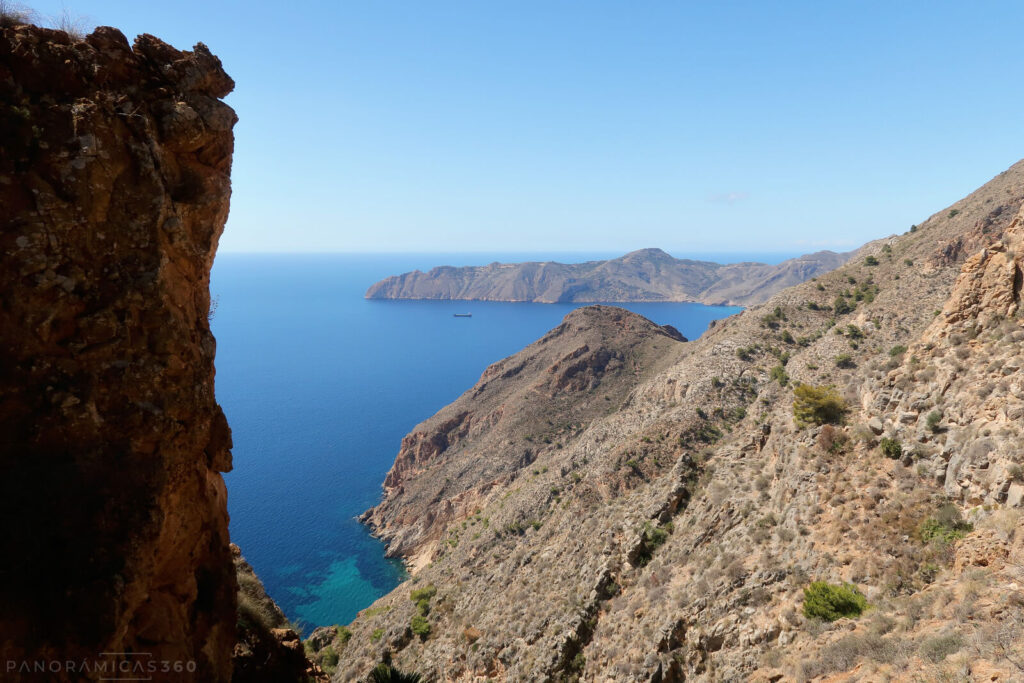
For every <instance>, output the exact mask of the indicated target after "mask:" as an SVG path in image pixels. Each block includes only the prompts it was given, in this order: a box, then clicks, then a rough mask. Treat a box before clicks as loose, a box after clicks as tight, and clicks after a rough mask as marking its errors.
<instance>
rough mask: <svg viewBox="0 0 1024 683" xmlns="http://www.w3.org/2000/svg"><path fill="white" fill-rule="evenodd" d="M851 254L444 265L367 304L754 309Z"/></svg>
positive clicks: (372, 294) (657, 253) (394, 284)
mask: <svg viewBox="0 0 1024 683" xmlns="http://www.w3.org/2000/svg"><path fill="white" fill-rule="evenodd" d="M853 253H854V252H847V253H844V254H837V253H835V252H832V251H819V252H816V253H813V254H807V255H804V256H798V257H796V258H792V259H789V260H788V261H783V262H782V263H779V264H776V265H771V264H767V263H753V262H745V263H730V264H721V263H713V262H711V261H694V260H691V259H677V258H675V257H673V256H671V255H669V254H667V253H665V252H664V251H662V250H661V249H640V250H638V251H633V252H630V253H628V254H626V255H625V256H620V257H619V258H615V259H609V260H607V261H587V262H584V263H557V262H554V261H543V262H538V261H530V262H526V263H491V264H489V265H486V266H464V267H454V266H440V267H437V268H432V269H431V270H430V271H428V272H426V273H424V272H422V271H419V270H415V271H412V272H411V273H403V274H401V275H393V276H391V277H389V278H386V279H384V280H381V281H380V282H378V283H376V284H374V285H373V286H372V287H370V288H369V289H368V290H367V292H366V298H367V299H435V300H436V299H450V300H463V301H532V302H536V303H558V302H573V303H583V302H599V301H600V302H627V301H689V302H696V303H702V304H712V305H733V306H749V305H753V304H758V303H762V302H764V301H766V300H767V299H768V298H769V297H771V296H772V295H773V294H775V293H776V292H778V291H780V290H782V289H785V288H786V287H790V286H792V285H795V284H799V283H801V282H804V281H806V280H809V279H810V278H812V277H815V276H817V275H820V274H822V273H827V272H828V271H830V270H833V269H835V268H838V267H839V266H841V265H843V264H844V263H846V262H847V261H848V260H849V259H850V258H851V257H852V256H853Z"/></svg>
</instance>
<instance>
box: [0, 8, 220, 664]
mask: <svg viewBox="0 0 1024 683" xmlns="http://www.w3.org/2000/svg"><path fill="white" fill-rule="evenodd" d="M233 86H234V83H233V82H232V80H231V78H230V77H228V75H227V74H226V73H225V72H224V70H223V69H222V68H221V63H220V61H219V60H218V59H217V58H216V57H215V56H213V55H212V54H211V53H210V51H209V50H208V49H207V48H206V47H205V46H204V45H202V44H199V45H196V46H195V48H194V49H193V50H192V51H179V50H176V49H175V48H173V47H171V46H169V45H167V44H165V43H163V42H161V41H160V40H158V39H157V38H154V37H153V36H150V35H143V36H140V37H138V38H137V39H136V40H135V42H134V45H129V43H128V41H127V40H126V39H125V37H124V36H123V35H122V34H121V33H120V32H118V31H117V30H115V29H112V28H106V27H103V28H98V29H96V31H95V32H93V33H92V34H90V35H88V36H86V37H84V38H83V39H74V38H72V37H69V36H68V35H67V34H66V33H64V32H61V31H54V30H48V29H42V28H37V27H33V26H14V27H5V28H0V135H2V146H0V252H2V255H3V256H2V258H3V266H2V268H0V291H2V292H3V297H2V300H0V505H2V522H0V524H2V525H3V532H2V534H0V557H2V558H3V561H2V565H0V642H2V644H3V646H2V647H3V650H2V659H3V660H4V666H5V669H4V674H3V676H4V679H5V680H17V679H18V678H19V674H18V671H20V670H21V669H20V668H16V669H15V670H13V671H12V670H11V669H10V662H12V661H13V662H18V663H21V662H24V661H29V662H30V663H31V662H36V661H40V660H45V661H46V662H48V664H47V666H48V667H49V668H48V669H47V671H48V672H49V673H47V680H82V679H90V678H99V677H102V674H99V673H96V672H93V673H90V674H85V675H83V674H82V673H81V672H80V671H77V670H69V669H68V667H67V666H66V665H64V664H60V665H53V664H52V661H54V660H58V661H59V662H71V661H74V662H77V663H78V664H76V666H81V663H82V662H87V661H93V660H102V661H107V662H108V663H109V662H114V663H116V662H118V661H126V662H133V663H138V662H140V661H146V662H150V661H153V662H163V661H168V662H172V663H174V662H180V663H181V667H182V668H183V670H184V672H186V673H183V674H182V676H183V677H186V678H193V679H196V680H204V681H224V680H228V679H229V678H230V675H231V660H230V657H231V650H232V647H233V644H234V640H235V593H236V582H235V575H234V570H233V568H232V562H231V554H230V551H229V548H228V515H227V509H226V493H225V489H224V482H223V480H222V478H221V473H222V472H226V471H228V470H230V469H231V453H230V448H231V432H230V430H229V428H228V425H227V422H226V420H225V418H224V415H223V413H222V412H221V409H220V408H219V407H218V405H217V403H216V400H215V399H214V384H213V380H214V366H213V361H214V351H215V348H216V345H215V342H214V338H213V336H212V335H211V333H210V327H209V323H208V319H207V318H208V314H209V310H210V300H209V291H208V289H209V288H208V285H209V272H210V267H211V265H212V262H213V257H214V252H215V250H216V248H217V242H218V239H219V237H220V234H221V231H222V230H223V227H224V222H225V220H226V219H227V215H228V200H229V196H230V187H231V186H230V171H231V157H232V149H233V134H232V127H233V125H234V123H235V121H236V116H235V113H234V112H233V111H232V109H231V108H230V107H228V106H227V105H226V104H224V103H223V102H222V101H221V99H222V98H223V97H224V96H225V95H227V94H228V93H229V92H231V90H232V88H233ZM111 652H113V653H127V654H119V655H113V656H110V655H103V654H102V653H111ZM54 667H56V669H54ZM150 675H151V674H150ZM162 675H167V676H170V674H162ZM24 677H25V678H26V679H30V680H40V679H39V677H38V674H25V675H24Z"/></svg>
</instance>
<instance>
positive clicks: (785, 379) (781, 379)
mask: <svg viewBox="0 0 1024 683" xmlns="http://www.w3.org/2000/svg"><path fill="white" fill-rule="evenodd" d="M771 377H772V380H773V381H775V382H778V383H779V386H781V387H784V386H786V385H787V384H788V383H789V375H787V374H786V369H785V368H783V367H782V366H781V365H776V366H775V367H774V368H772V374H771Z"/></svg>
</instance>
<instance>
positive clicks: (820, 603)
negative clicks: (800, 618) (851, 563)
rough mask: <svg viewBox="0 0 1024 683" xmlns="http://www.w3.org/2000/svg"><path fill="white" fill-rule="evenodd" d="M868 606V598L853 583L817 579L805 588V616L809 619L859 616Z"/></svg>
mask: <svg viewBox="0 0 1024 683" xmlns="http://www.w3.org/2000/svg"><path fill="white" fill-rule="evenodd" d="M867 607H868V599H867V598H866V597H864V594H863V593H861V592H860V591H859V590H857V587H856V586H854V585H853V584H851V583H845V584H842V585H837V584H832V583H828V582H827V581H815V582H814V583H812V584H811V585H809V586H807V587H806V588H804V616H805V617H807V618H808V619H824V620H825V621H835V620H836V619H841V618H844V617H849V618H853V617H859V616H860V615H861V614H862V613H863V612H864V610H866V609H867Z"/></svg>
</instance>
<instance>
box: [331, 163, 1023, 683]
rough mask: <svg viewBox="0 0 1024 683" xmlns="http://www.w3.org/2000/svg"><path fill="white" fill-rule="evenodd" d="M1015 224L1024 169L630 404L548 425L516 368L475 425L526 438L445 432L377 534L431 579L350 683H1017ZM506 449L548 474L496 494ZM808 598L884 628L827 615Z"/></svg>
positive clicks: (693, 350)
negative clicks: (822, 404) (808, 418)
mask: <svg viewBox="0 0 1024 683" xmlns="http://www.w3.org/2000/svg"><path fill="white" fill-rule="evenodd" d="M1022 205H1024V162H1021V163H1018V164H1017V165H1015V166H1013V167H1012V168H1011V169H1009V170H1008V171H1006V172H1005V173H1003V174H1001V175H1000V176H998V177H997V178H995V179H994V180H992V181H991V182H990V183H988V184H987V185H985V186H984V187H982V188H981V189H979V190H978V191H977V192H975V193H973V194H972V195H970V196H969V197H967V198H965V199H964V200H962V201H960V202H957V203H956V204H954V205H953V206H951V207H948V208H947V209H945V210H943V211H941V212H939V213H937V214H935V215H934V216H932V217H930V218H929V219H928V220H926V221H924V222H923V223H922V224H920V225H919V226H915V227H914V229H913V230H912V231H911V232H908V233H906V234H904V235H900V236H898V237H894V238H891V239H887V240H882V241H879V242H876V243H873V244H871V245H868V246H867V247H865V248H864V249H863V250H862V251H861V253H860V254H858V256H857V258H856V259H854V260H852V261H850V262H849V263H847V264H845V265H844V266H842V267H840V268H838V269H836V270H835V271H833V272H830V273H828V274H825V275H821V276H819V277H818V278H817V280H815V281H812V282H806V283H804V284H801V285H798V286H796V287H791V288H788V289H785V290H783V291H781V292H779V293H778V294H776V295H775V296H774V297H772V298H771V299H770V300H769V301H768V302H766V303H765V305H764V306H759V307H754V308H749V309H747V310H746V311H744V312H743V313H741V314H739V315H737V316H733V317H732V318H729V319H727V320H725V321H722V322H719V323H718V324H716V325H714V326H713V327H712V328H711V329H710V330H709V331H708V332H707V333H705V334H704V335H703V336H702V337H701V338H700V339H698V340H696V341H694V342H690V343H687V344H675V345H674V346H672V347H671V352H667V351H666V352H663V353H662V354H661V357H662V359H663V364H661V365H657V364H655V365H647V366H645V367H646V368H648V369H647V370H646V371H645V372H641V373H639V374H637V375H636V376H635V379H633V380H630V381H629V382H624V384H623V385H622V386H621V388H619V389H617V392H618V393H617V395H616V398H617V397H619V396H621V397H622V398H621V401H619V402H618V403H616V402H614V401H613V402H606V401H604V399H603V397H602V392H601V389H600V388H598V390H597V392H596V393H588V392H585V391H584V392H581V393H577V394H575V395H574V397H573V398H570V399H569V400H568V401H567V403H566V404H563V405H562V406H560V407H559V408H558V409H557V410H551V409H548V408H546V407H545V408H544V409H542V410H540V411H539V414H538V415H534V416H530V414H529V412H528V410H529V409H528V408H527V406H530V405H531V404H533V403H534V402H538V403H537V405H540V406H546V404H545V403H544V400H546V399H544V395H545V390H544V389H543V387H546V386H549V385H548V384H545V383H544V381H543V378H544V377H545V376H544V372H543V367H542V365H538V366H537V367H531V366H524V368H523V369H522V371H521V375H520V377H521V379H520V380H519V381H520V382H521V384H520V385H519V390H518V391H516V390H513V389H512V384H511V383H514V382H515V378H514V376H509V377H508V379H507V381H508V382H509V383H510V385H509V388H508V389H505V390H502V391H500V392H496V393H495V395H494V397H493V398H494V407H489V408H486V409H484V408H483V407H481V408H478V409H477V410H478V413H475V414H478V415H480V416H481V417H482V416H484V415H491V414H493V413H494V411H495V410H496V409H497V406H501V409H502V410H501V413H500V415H509V414H519V415H522V416H523V417H524V421H523V422H521V423H519V424H518V425H517V427H516V428H515V429H514V430H508V431H506V432H505V433H504V434H502V433H501V432H500V431H499V430H498V429H497V428H496V425H499V424H501V422H500V418H499V419H497V420H479V421H471V423H470V426H469V428H468V430H466V431H465V432H464V433H463V430H462V429H461V427H459V426H458V425H462V424H464V422H462V421H460V420H463V419H464V418H460V417H459V416H462V415H469V414H470V413H473V410H474V405H475V404H474V402H473V401H472V398H473V392H470V393H469V394H467V395H466V396H464V397H463V398H461V399H460V400H459V402H458V403H456V404H453V406H449V408H446V409H445V410H444V411H442V412H441V413H439V415H438V416H436V417H435V418H432V419H431V420H428V421H427V422H426V423H424V425H421V427H420V428H417V432H414V434H413V435H410V437H409V438H408V439H407V441H406V443H405V445H404V448H403V453H402V454H400V456H399V458H398V460H397V461H396V470H393V473H392V476H390V477H389V485H388V487H387V488H386V495H385V499H384V503H382V505H381V506H380V507H379V508H377V509H375V511H374V512H373V515H374V516H375V517H374V518H373V519H374V522H375V523H376V524H377V525H378V531H379V532H383V534H384V535H385V537H386V538H390V539H395V541H396V542H397V543H396V544H394V545H393V547H395V548H401V552H402V554H403V555H406V556H407V557H412V556H415V555H416V553H421V552H422V551H423V549H424V548H429V558H430V562H429V563H420V564H419V565H418V566H416V567H414V572H413V575H412V577H411V579H410V580H409V581H408V582H406V583H404V584H403V585H401V586H399V587H398V588H397V589H396V590H395V591H393V592H392V593H391V594H389V595H387V596H385V597H383V598H382V599H381V600H379V601H378V602H377V603H376V604H375V605H373V606H372V607H371V608H369V609H367V610H364V611H363V612H362V613H361V614H360V616H359V617H358V618H357V619H356V620H355V621H354V622H353V623H352V624H351V625H350V627H349V628H350V629H351V638H349V639H346V642H342V641H341V640H340V639H335V640H334V642H333V644H332V645H333V647H334V648H335V649H336V650H337V651H338V652H339V653H341V662H340V664H339V669H338V672H337V673H336V675H335V680H338V681H342V680H353V679H355V678H356V677H358V676H361V675H363V674H365V672H366V671H367V670H368V669H369V668H370V667H371V666H372V665H373V664H374V663H375V662H377V661H381V660H382V659H390V660H391V661H393V662H394V665H395V666H396V667H397V668H399V669H401V670H413V671H417V672H420V673H422V674H424V676H425V677H426V679H427V680H465V681H470V680H482V679H497V680H515V681H520V680H523V681H526V680H530V681H545V680H546V681H574V680H581V681H582V680H586V681H598V680H599V681H606V680H616V681H650V682H667V681H682V680H688V681H717V680H753V681H807V680H828V681H853V680H906V681H910V680H1005V681H1011V680H1018V679H1021V678H1022V677H1024V663H1022V662H1021V661H1020V658H1019V656H1018V655H1017V653H1019V652H1020V651H1021V650H1022V649H1024V571H1022V570H1021V567H1024V514H1022V513H1024V509H1022V508H1024V500H1022V496H1021V493H1020V492H1021V489H1020V485H1021V484H1022V483H1024V474H1022V472H1024V458H1022V456H1021V452H1020V445H1019V444H1020V439H1021V434H1020V429H1021V427H1020V425H1021V418H1022V413H1021V410H1024V408H1022V405H1024V404H1022V401H1024V387H1022V385H1021V381H1020V371H1019V370H1020V367H1021V365H1020V364H1021V359H1022V354H1024V345H1022V344H1024V327H1022V325H1021V318H1020V313H1019V306H1020V289H1021V285H1020V282H1021V260H1020V259H1021V257H1020V253H1021V249H1024V246H1022V245H1021V243H1020V240H1021V234H1020V232H1021V227H1020V224H1021V221H1022V220H1024V217H1021V216H1020V215H1019V214H1020V212H1021V207H1022ZM1015 217H1016V218H1015ZM585 315H586V314H581V317H580V320H581V321H582V320H591V319H590V318H586V317H584V316H585ZM600 318H601V316H597V315H595V316H594V318H593V321H594V322H595V323H597V324H599V320H600ZM637 329H642V327H641V326H639V325H638V326H637ZM576 334H579V335H587V334H589V332H587V330H586V329H585V328H584V327H582V326H581V329H580V331H579V332H577V333H576ZM629 340H630V337H629V336H628V335H627V336H624V337H622V338H620V339H618V340H617V341H616V344H617V345H618V346H619V347H621V346H622V345H628V344H629V343H630V341H629ZM569 346H572V345H571V344H570V345H569ZM588 346H590V344H589V342H588ZM531 348H532V347H531ZM591 348H594V347H593V346H591ZM565 350H566V351H571V349H568V348H567V349H565ZM560 351H562V349H560ZM524 353H525V352H524ZM522 360H523V358H522V357H520V356H514V357H512V358H510V359H508V360H506V361H504V362H503V363H501V364H498V365H496V366H495V368H494V370H493V371H489V373H488V374H486V375H485V377H484V378H482V380H481V383H480V384H478V386H477V389H481V390H482V391H481V393H480V396H481V397H485V396H486V395H487V392H488V389H489V383H492V382H495V381H496V379H497V378H499V377H503V376H505V375H506V374H508V373H510V372H512V371H513V370H515V369H517V368H518V367H519V366H520V364H521V362H522ZM800 383H808V384H810V385H814V386H832V387H834V390H835V393H836V394H837V397H838V400H839V401H841V402H842V403H843V404H844V405H845V412H844V413H843V414H842V417H841V418H839V419H836V420H834V422H835V424H821V425H818V424H810V425H801V424H797V423H796V422H795V420H794V409H793V404H794V400H795V394H794V391H793V388H794V386H797V385H799V384H800ZM594 403H596V404H597V405H598V406H600V405H601V404H602V403H604V404H606V405H607V406H608V409H607V410H606V411H600V410H598V411H596V412H590V413H587V415H586V418H585V419H575V420H574V419H572V418H567V417H563V416H566V415H572V414H574V413H573V411H588V410H593V406H594ZM933 415H937V417H933ZM457 418H458V419H457ZM830 419H831V418H830ZM453 420H454V421H453ZM826 422H827V420H826ZM418 432H422V433H421V434H418ZM442 432H443V433H444V434H447V435H449V436H445V437H444V438H439V439H435V438H434V436H435V435H438V434H440V433H442ZM512 434H522V435H523V436H522V439H525V437H526V435H530V436H532V437H533V438H534V441H533V444H536V445H537V447H536V448H535V449H534V450H532V451H531V456H530V458H531V461H530V463H529V464H528V465H526V466H525V467H523V466H520V467H518V469H516V468H513V467H509V468H508V469H507V470H506V473H503V474H504V477H503V478H502V477H500V476H499V477H495V476H492V473H491V472H490V470H488V467H489V466H490V463H492V462H515V458H516V457H517V456H519V455H520V453H521V450H520V449H521V448H522V447H523V446H524V444H523V443H521V442H520V441H516V440H515V438H514V437H513V436H512ZM538 436H541V437H545V436H546V437H548V438H547V441H546V440H545V439H543V438H541V439H540V440H538V439H537V437H538ZM548 441H550V443H548ZM528 443H529V442H528ZM512 473H514V476H513V474H512ZM462 492H472V494H471V500H470V501H469V502H467V504H464V505H460V504H457V503H456V502H455V501H457V500H458V496H459V495H460V493H462ZM449 502H450V503H451V504H449ZM435 511H444V513H445V514H444V515H443V517H442V518H441V519H439V520H436V521H434V522H432V523H431V524H428V525H425V524H424V515H430V514H434V513H435ZM439 517H440V515H439ZM424 529H430V531H429V533H424ZM431 539H436V542H435V543H434V545H431V544H430V540H431ZM815 580H822V581H828V582H832V583H841V582H851V583H853V584H855V585H856V586H857V587H858V589H859V590H861V591H863V593H864V594H865V596H866V598H867V600H868V601H869V602H870V604H871V605H872V609H870V610H869V611H868V612H866V613H865V614H864V615H862V616H861V617H860V618H843V619H838V620H836V621H834V622H824V621H820V620H817V619H812V618H809V617H808V616H807V615H805V614H804V613H803V599H804V593H803V591H804V589H805V588H806V587H807V586H808V585H809V584H810V582H812V581H815Z"/></svg>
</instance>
